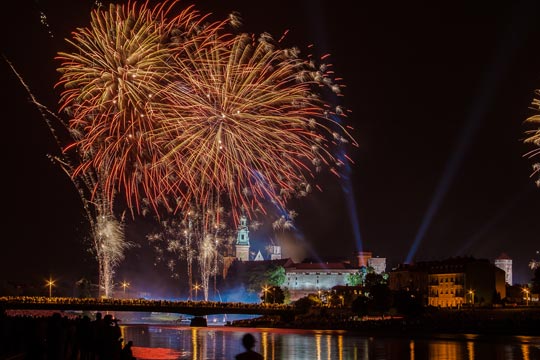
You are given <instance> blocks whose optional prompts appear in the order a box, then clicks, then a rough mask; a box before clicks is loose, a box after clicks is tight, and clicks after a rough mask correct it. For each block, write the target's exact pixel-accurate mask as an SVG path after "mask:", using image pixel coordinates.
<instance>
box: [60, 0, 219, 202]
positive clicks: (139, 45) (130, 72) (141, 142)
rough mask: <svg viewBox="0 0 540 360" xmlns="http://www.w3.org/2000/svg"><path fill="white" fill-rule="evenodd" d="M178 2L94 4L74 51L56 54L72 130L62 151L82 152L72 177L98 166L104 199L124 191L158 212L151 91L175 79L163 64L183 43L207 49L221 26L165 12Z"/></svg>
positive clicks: (190, 14) (189, 13)
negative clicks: (152, 5) (206, 44)
mask: <svg viewBox="0 0 540 360" xmlns="http://www.w3.org/2000/svg"><path fill="white" fill-rule="evenodd" d="M176 3H177V1H165V2H163V3H161V5H159V6H156V7H155V8H149V7H148V6H147V4H143V5H137V4H136V3H130V4H128V5H125V6H124V5H113V4H111V5H110V7H109V9H108V11H103V10H101V9H97V10H95V11H93V12H92V18H91V23H90V26H89V27H87V28H81V29H78V31H76V32H74V33H73V39H72V40H68V43H69V44H70V45H71V46H72V47H73V49H74V51H73V52H70V53H67V52H62V53H59V55H58V57H57V59H58V60H60V61H61V62H62V64H61V67H60V68H59V72H60V73H61V78H60V81H59V82H58V84H57V86H62V87H63V88H64V91H63V93H62V97H61V100H60V103H61V105H62V106H61V109H64V110H67V113H68V114H69V116H70V121H69V127H70V129H71V130H72V132H74V133H76V134H77V136H76V139H77V141H76V142H75V143H73V144H71V145H70V146H69V147H68V148H67V149H66V150H69V149H70V148H77V149H78V151H80V152H81V153H83V154H85V155H86V157H85V159H84V160H85V161H83V162H82V163H81V164H79V165H78V166H77V168H76V169H75V172H74V176H78V175H79V174H80V173H85V172H87V171H91V169H92V168H94V169H99V170H100V171H102V173H103V174H104V176H105V178H104V179H103V180H104V183H103V188H104V191H105V193H106V194H107V197H108V200H109V202H111V203H112V199H113V198H114V196H115V193H116V192H117V191H119V190H121V191H122V192H123V194H124V195H125V198H126V200H127V203H128V206H129V207H130V208H132V209H133V208H137V209H138V208H139V204H140V203H141V199H142V197H145V198H146V199H148V200H149V201H150V202H151V204H152V206H153V207H154V208H155V209H156V208H157V206H158V204H159V203H160V202H164V201H163V200H164V198H165V197H164V195H163V194H162V193H159V187H157V186H156V183H158V182H159V181H160V180H161V179H163V178H164V177H165V176H166V174H167V173H166V171H164V170H163V169H162V168H161V167H159V166H156V164H157V163H158V161H157V160H156V158H155V157H156V149H155V144H154V143H153V142H152V141H149V140H148V137H147V134H148V133H150V132H152V130H153V129H154V128H155V127H156V126H158V123H157V121H156V119H155V117H154V116H153V113H152V103H153V102H155V101H159V99H156V98H155V96H156V95H157V94H160V93H162V91H161V89H162V87H163V84H166V83H167V82H168V81H171V79H172V77H173V76H175V74H173V73H172V72H171V70H170V68H169V65H168V63H169V62H170V61H171V58H172V57H173V56H181V54H182V52H183V47H184V46H191V45H190V44H192V43H196V44H198V46H204V45H201V44H203V43H204V40H205V39H208V38H209V37H210V35H211V34H213V33H214V32H215V31H216V30H217V29H218V28H219V27H220V26H221V24H217V23H214V24H203V22H205V17H204V16H200V15H199V14H198V12H196V11H195V10H193V8H192V7H188V8H187V9H185V10H183V11H181V12H180V13H179V14H178V15H175V16H170V13H171V12H172V9H173V8H174V5H175V4H176ZM165 203H166V201H165Z"/></svg>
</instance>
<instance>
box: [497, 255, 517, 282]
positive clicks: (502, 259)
mask: <svg viewBox="0 0 540 360" xmlns="http://www.w3.org/2000/svg"><path fill="white" fill-rule="evenodd" d="M494 263H495V266H496V267H498V268H499V269H502V270H504V272H505V281H506V283H507V284H508V285H510V286H512V285H513V284H512V259H510V257H509V256H508V255H506V254H505V253H502V254H501V255H500V256H499V257H498V258H496V259H495V262H494Z"/></svg>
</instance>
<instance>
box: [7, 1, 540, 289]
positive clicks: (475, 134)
mask: <svg viewBox="0 0 540 360" xmlns="http://www.w3.org/2000/svg"><path fill="white" fill-rule="evenodd" d="M103 3H104V4H108V2H106V1H103ZM192 3H193V2H191V1H185V2H183V4H186V5H187V4H192ZM375 3H376V2H361V3H359V4H357V3H356V2H352V1H315V0H313V1H285V0H283V1H281V0H280V1H273V2H254V1H240V0H228V1H221V2H218V1H209V0H205V1H200V2H195V5H196V8H197V9H199V10H201V11H202V12H212V13H213V14H214V15H213V16H214V17H213V18H214V19H221V18H222V17H223V16H226V15H227V14H228V13H230V12H231V11H238V12H240V14H241V16H242V18H243V22H244V25H243V28H242V29H243V30H245V31H248V32H254V33H257V34H258V33H261V32H269V33H271V34H272V35H274V37H276V38H279V37H280V36H281V34H282V33H283V32H284V31H286V30H289V33H288V35H287V37H286V40H285V44H286V45H289V46H292V45H297V46H299V47H301V48H305V47H306V46H307V45H309V44H314V46H315V49H316V50H315V51H316V52H318V53H319V54H320V55H322V54H325V53H330V54H331V57H330V62H331V63H332V64H333V65H334V70H335V72H336V74H337V75H338V76H340V77H343V79H344V81H343V82H344V83H345V84H346V85H347V87H346V88H345V90H344V95H345V96H344V97H343V98H342V104H343V105H344V106H345V107H346V108H348V109H350V110H351V111H352V115H351V116H350V117H349V118H348V121H349V122H350V124H351V125H352V126H354V128H355V130H354V133H353V135H354V136H355V138H356V139H357V141H358V143H359V144H360V146H359V148H353V149H351V151H350V156H351V157H352V159H353V160H354V164H353V165H351V168H350V171H351V172H350V175H349V177H348V179H347V176H345V177H344V178H343V179H341V180H340V179H338V178H336V177H335V176H330V175H327V174H322V175H321V177H320V178H319V179H318V180H319V182H320V184H321V186H322V187H323V189H324V191H323V192H318V191H315V192H313V193H312V194H310V195H309V197H307V198H304V199H301V200H299V201H294V202H293V203H292V204H291V208H293V209H294V210H296V211H297V212H298V214H299V215H298V217H297V219H296V226H297V230H296V232H294V233H291V234H288V235H285V234H280V235H275V234H266V233H262V232H259V233H258V232H252V233H251V240H252V242H253V243H255V244H257V242H259V243H264V242H266V241H268V239H269V238H279V239H283V240H282V241H287V249H289V250H290V249H294V250H295V252H294V253H293V252H291V253H290V254H285V255H290V256H293V257H298V258H296V260H301V259H300V258H299V257H301V256H303V255H305V256H313V255H315V254H316V255H319V256H342V257H350V256H351V255H352V253H353V252H354V251H356V250H358V249H359V246H361V248H362V249H363V250H367V251H372V252H373V254H374V255H375V256H380V257H386V258H387V270H390V269H391V268H392V267H394V266H396V265H397V264H399V263H403V262H405V261H409V260H412V261H422V260H440V259H444V258H447V257H451V256H465V255H472V256H474V257H476V258H488V259H490V260H493V259H495V258H496V257H497V256H499V255H500V254H501V253H503V252H504V253H506V254H508V255H509V256H510V257H511V258H512V259H513V263H514V283H526V282H528V281H529V280H530V278H531V277H532V271H530V270H529V269H528V267H527V265H528V263H529V261H530V260H531V259H533V258H535V257H536V256H537V255H536V251H537V250H540V244H539V240H540V189H539V188H537V187H536V186H535V184H534V180H533V179H531V178H530V174H531V172H532V164H533V162H534V161H533V160H531V159H527V158H526V157H524V154H525V153H526V152H527V151H528V150H531V149H532V147H530V146H527V145H524V144H523V143H522V140H523V137H524V131H525V129H526V128H527V127H526V126H525V125H524V123H523V122H524V120H525V119H526V118H527V117H528V116H530V115H532V114H533V112H532V110H530V109H529V105H530V103H531V100H532V98H533V95H534V90H535V89H536V88H540V46H539V44H540V4H538V3H537V2H536V1H505V2H485V3H484V2H474V3H475V4H474V5H471V4H469V3H472V2H463V3H462V5H459V4H460V2H446V3H445V4H442V3H441V4H436V3H435V2H429V3H427V2H426V4H427V5H426V4H422V5H411V4H409V3H404V2H396V4H391V2H381V4H375ZM481 3H484V4H481ZM465 4H466V5H465ZM92 5H93V2H92V1H86V0H84V1H83V0H78V1H72V0H71V1H67V0H66V1H52V0H51V1H38V0H35V1H29V0H28V1H27V0H24V1H10V2H8V3H6V4H3V11H2V15H1V16H2V20H1V26H2V29H1V30H2V31H1V34H2V35H1V36H2V41H1V52H2V54H3V55H4V56H6V57H7V58H8V59H9V60H10V61H11V62H12V63H13V65H14V66H15V67H16V69H17V70H18V71H19V72H20V73H21V75H22V77H23V78H24V80H25V81H26V83H27V84H28V86H29V87H30V88H31V90H32V92H33V93H34V95H35V96H36V98H37V99H38V100H39V101H40V102H42V103H43V104H44V105H46V106H47V107H49V108H50V109H52V110H54V111H56V110H58V105H57V104H58V94H59V89H54V84H55V83H56V81H57V80H58V74H57V73H56V70H55V69H56V68H57V67H58V65H59V64H58V63H57V62H55V61H54V60H53V58H54V56H55V54H56V53H57V52H58V51H62V50H66V49H68V48H67V46H66V44H65V42H64V40H63V39H64V38H66V37H69V34H70V32H71V31H72V30H75V28H76V27H81V26H87V25H88V24H89V13H90V9H91V8H92ZM41 14H44V15H45V16H46V21H45V22H42V21H41V20H40V15H41ZM51 35H52V36H51ZM0 73H1V75H2V76H1V80H2V88H3V96H2V97H1V101H2V109H3V112H2V120H3V121H2V125H3V139H2V141H1V146H2V153H3V154H4V158H3V166H4V171H3V172H2V173H3V179H2V180H3V182H2V183H3V189H4V191H3V203H4V204H3V208H4V210H3V216H2V225H3V234H4V235H3V236H2V242H3V251H1V252H0V280H14V281H24V282H33V281H34V282H39V281H41V279H43V278H47V277H48V276H49V275H51V276H53V277H55V278H70V279H72V278H73V279H78V278H80V277H82V276H89V274H90V276H91V275H92V274H95V273H96V272H97V270H96V267H97V263H96V261H95V259H94V258H93V257H92V255H91V254H90V253H88V251H87V245H86V244H85V243H84V238H85V236H86V234H87V231H88V225H87V222H86V221H85V218H84V215H83V210H82V206H81V202H80V199H79V197H78V194H77V193H76V191H75V188H74V187H73V184H72V183H71V181H70V180H69V179H68V178H67V177H66V175H65V174H63V173H62V172H61V170H60V169H59V168H58V167H57V166H56V165H54V164H53V163H52V162H51V161H50V160H48V158H47V154H57V153H58V147H57V145H56V143H55V141H54V138H53V137H52V135H51V133H50V132H49V129H48V127H47V126H46V124H45V122H44V120H43V118H42V117H41V115H40V113H39V112H38V111H37V109H36V107H35V106H34V105H32V104H31V103H30V101H29V99H28V98H29V97H28V95H27V93H26V91H25V90H24V88H23V86H22V85H21V83H20V82H19V80H18V79H17V78H16V76H15V75H14V74H13V73H12V71H11V69H10V68H9V67H8V66H7V65H6V63H5V62H4V61H1V62H0ZM537 161H540V159H537ZM347 183H351V184H353V186H352V190H351V191H344V187H346V186H345V185H347ZM347 198H349V199H352V200H353V201H350V202H348V201H347ZM350 204H353V206H352V207H351V206H350ZM261 220H262V221H264V219H261ZM151 228H152V221H151V219H136V221H132V220H129V221H128V229H127V236H128V240H130V241H133V242H135V243H139V244H140V245H141V246H140V247H138V248H134V249H132V250H130V251H128V252H127V254H126V260H125V261H124V263H122V265H121V266H120V268H119V270H118V276H119V277H121V278H134V277H139V278H143V277H146V278H153V279H158V278H166V277H167V276H168V274H161V273H160V272H159V269H158V268H156V267H154V266H153V265H152V263H153V259H152V254H151V253H150V252H149V251H148V250H147V249H146V247H145V235H146V232H148V231H149V229H151ZM355 228H356V229H358V231H355ZM415 249H417V250H415ZM299 250H301V251H299ZM291 251H292V250H291ZM132 281H133V280H132Z"/></svg>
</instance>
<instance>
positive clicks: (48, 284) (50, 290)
mask: <svg viewBox="0 0 540 360" xmlns="http://www.w3.org/2000/svg"><path fill="white" fill-rule="evenodd" d="M46 286H48V287H49V297H51V295H52V287H53V286H54V280H53V279H52V278H51V277H50V276H49V280H47V282H46Z"/></svg>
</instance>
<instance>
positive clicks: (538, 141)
mask: <svg viewBox="0 0 540 360" xmlns="http://www.w3.org/2000/svg"><path fill="white" fill-rule="evenodd" d="M535 95H536V96H540V90H536V91H535ZM531 108H532V109H534V110H535V111H537V112H538V111H540V98H538V97H536V98H534V99H533V101H532V103H531ZM525 122H526V123H529V124H531V125H533V126H534V129H529V130H526V131H525V135H526V138H525V140H524V143H526V144H533V145H534V146H535V148H534V149H533V150H531V151H529V152H527V153H526V154H525V156H527V157H528V158H530V159H532V158H537V157H540V115H539V114H535V115H533V116H530V117H528V118H527V119H526V120H525ZM531 176H532V177H536V181H535V183H536V186H538V187H540V162H537V163H534V164H533V172H532V174H531Z"/></svg>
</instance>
